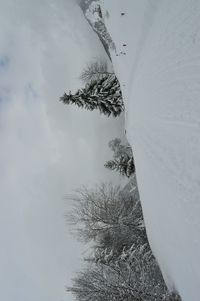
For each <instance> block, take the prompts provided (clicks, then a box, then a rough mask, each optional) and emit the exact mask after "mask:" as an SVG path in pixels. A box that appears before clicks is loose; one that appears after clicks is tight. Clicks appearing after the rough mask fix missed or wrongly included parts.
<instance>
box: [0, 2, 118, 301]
mask: <svg viewBox="0 0 200 301" xmlns="http://www.w3.org/2000/svg"><path fill="white" fill-rule="evenodd" d="M99 56H101V57H104V56H105V53H104V50H103V48H102V47H101V45H100V43H99V41H98V39H97V38H96V36H95V34H94V33H93V32H92V30H91V29H90V28H89V26H88V23H87V22H86V21H85V20H84V18H83V16H82V13H81V11H80V9H79V7H78V6H77V5H76V3H75V1H71V0H42V1H41V0H6V1H4V0H0V143H1V147H0V243H1V246H0V300H5V301H13V300H16V301H18V300H20V301H61V300H67V301H68V300H71V296H67V295H66V293H65V289H64V285H65V284H69V279H70V278H71V276H72V273H73V272H74V271H75V270H79V266H80V260H79V258H80V254H81V252H82V250H83V249H82V246H81V247H80V245H78V243H76V241H74V240H73V239H72V237H71V236H70V235H69V233H68V231H67V229H66V225H65V221H64V217H63V216H64V212H65V210H66V209H67V203H66V201H65V200H64V195H65V194H68V193H71V191H72V189H73V188H75V187H77V186H78V187H79V186H80V185H82V184H89V185H91V184H92V183H95V182H97V181H98V179H104V178H105V179H107V180H108V179H110V177H113V173H110V172H109V171H106V170H105V168H104V167H103V162H104V160H105V159H108V158H109V155H110V153H109V152H108V149H107V143H108V141H109V140H110V139H111V138H114V137H115V136H119V135H120V131H122V130H121V125H122V123H123V121H122V119H121V120H120V119H118V120H117V119H116V120H114V119H112V118H111V119H106V118H104V117H103V116H100V115H99V114H98V112H92V113H90V112H85V111H83V110H82V111H78V109H76V108H73V107H69V106H64V105H63V104H62V103H59V102H58V99H59V96H61V95H62V93H63V92H64V91H68V90H69V89H72V91H73V90H75V89H76V88H78V87H79V86H80V82H79V81H78V80H77V78H78V76H79V74H80V72H81V70H82V68H83V66H84V64H85V63H86V62H88V61H89V60H90V59H91V58H94V57H99ZM118 132H119V135H118ZM116 179H117V177H115V180H116Z"/></svg>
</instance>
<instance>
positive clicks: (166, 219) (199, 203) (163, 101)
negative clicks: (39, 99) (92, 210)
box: [100, 0, 200, 301]
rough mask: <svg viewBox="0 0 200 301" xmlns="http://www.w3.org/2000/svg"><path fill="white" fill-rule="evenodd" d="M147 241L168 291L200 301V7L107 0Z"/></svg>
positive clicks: (156, 0)
mask: <svg viewBox="0 0 200 301" xmlns="http://www.w3.org/2000/svg"><path fill="white" fill-rule="evenodd" d="M100 2H101V7H102V11H103V14H104V16H105V22H106V26H107V29H108V31H109V33H110V35H111V37H112V39H113V41H114V43H115V45H116V51H115V50H112V49H111V50H110V51H111V56H112V61H113V64H114V68H115V72H116V74H117V76H118V78H119V80H120V83H121V87H122V91H123V96H124V100H125V105H126V130H127V136H128V139H129V142H130V143H131V144H132V147H133V152H134V156H135V164H136V170H137V180H138V186H139V191H140V197H141V201H142V206H143V211H144V217H145V223H146V227H147V232H148V237H149V241H150V244H151V246H152V249H153V252H154V254H155V256H156V258H157V260H158V262H159V264H160V267H161V270H162V272H163V275H164V277H165V280H166V282H167V284H168V286H169V287H170V288H171V289H173V287H175V288H176V289H177V290H178V291H179V293H180V295H181V297H182V299H183V301H197V300H200V289H199V287H200V1H199V0H176V1H171V0H152V1H151V0H140V1H137V0H124V1H121V0H101V1H100Z"/></svg>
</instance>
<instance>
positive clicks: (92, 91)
mask: <svg viewBox="0 0 200 301" xmlns="http://www.w3.org/2000/svg"><path fill="white" fill-rule="evenodd" d="M60 101H62V102H63V103H64V104H74V105H77V106H78V107H80V108H84V109H86V110H90V111H93V110H96V109H97V110H99V111H100V113H101V114H104V115H106V116H108V117H109V116H110V115H112V116H113V117H117V116H119V115H120V114H121V113H122V112H123V111H124V104H123V100H122V94H121V89H120V84H119V81H118V80H117V78H116V76H115V75H110V74H106V75H104V76H103V77H102V78H101V79H97V80H93V81H91V82H90V83H89V84H87V85H86V86H85V88H83V89H79V90H78V91H77V92H76V93H75V94H71V92H69V94H66V93H65V94H64V95H63V96H62V97H60Z"/></svg>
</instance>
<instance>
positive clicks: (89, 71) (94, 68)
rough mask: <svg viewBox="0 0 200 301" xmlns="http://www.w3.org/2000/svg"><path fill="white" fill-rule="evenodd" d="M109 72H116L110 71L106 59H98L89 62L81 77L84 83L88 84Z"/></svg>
mask: <svg viewBox="0 0 200 301" xmlns="http://www.w3.org/2000/svg"><path fill="white" fill-rule="evenodd" d="M107 74H111V75H112V74H114V73H113V72H109V71H108V64H107V62H106V61H102V60H98V61H92V62H90V63H88V64H87V65H86V66H85V68H84V69H83V71H82V73H81V75H80V77H79V78H80V80H81V81H82V82H83V83H85V84H86V83H89V82H91V81H93V80H95V81H96V80H98V79H101V78H102V77H103V76H105V75H107Z"/></svg>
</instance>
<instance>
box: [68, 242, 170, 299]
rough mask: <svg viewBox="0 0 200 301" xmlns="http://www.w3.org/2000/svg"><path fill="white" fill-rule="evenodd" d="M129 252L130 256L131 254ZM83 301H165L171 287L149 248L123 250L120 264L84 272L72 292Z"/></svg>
mask: <svg viewBox="0 0 200 301" xmlns="http://www.w3.org/2000/svg"><path fill="white" fill-rule="evenodd" d="M128 251H129V256H128V257H127V256H124V254H125V255H127V253H128ZM68 290H69V291H70V292H72V293H73V294H75V296H76V298H77V300H80V301H90V300H91V301H93V300H99V301H118V300H119V301H132V300H136V301H161V300H162V301H163V300H164V297H165V295H166V293H167V288H166V286H165V283H164V281H163V278H162V275H161V273H160V271H159V267H158V265H157V263H156V261H155V258H154V257H153V255H152V253H151V251H150V249H149V246H148V245H146V244H144V245H143V246H142V247H140V248H137V249H132V250H131V249H129V250H127V251H126V253H125V251H124V250H123V251H122V254H121V255H120V256H119V258H118V261H115V262H109V263H108V262H106V261H104V262H102V261H99V262H98V263H97V264H96V265H90V267H89V268H88V269H87V270H85V271H84V272H83V273H80V274H79V275H78V276H77V277H76V278H75V279H74V281H73V286H72V287H71V288H69V289H68Z"/></svg>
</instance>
